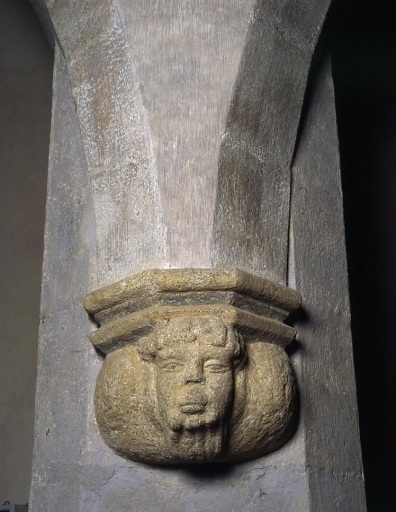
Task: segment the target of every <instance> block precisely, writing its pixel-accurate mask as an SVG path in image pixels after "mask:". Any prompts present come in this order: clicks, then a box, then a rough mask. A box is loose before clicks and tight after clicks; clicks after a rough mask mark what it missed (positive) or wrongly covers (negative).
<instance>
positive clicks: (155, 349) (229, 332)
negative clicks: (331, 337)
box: [85, 269, 300, 464]
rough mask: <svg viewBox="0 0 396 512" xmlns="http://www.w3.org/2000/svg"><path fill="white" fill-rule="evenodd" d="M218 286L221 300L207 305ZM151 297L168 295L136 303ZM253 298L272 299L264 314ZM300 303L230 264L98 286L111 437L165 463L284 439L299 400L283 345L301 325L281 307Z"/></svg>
mask: <svg viewBox="0 0 396 512" xmlns="http://www.w3.org/2000/svg"><path fill="white" fill-rule="evenodd" d="M149 276H150V277H151V278H152V280H150V279H149ZM241 276H242V279H238V278H241ZM173 277H176V279H175V280H174V282H173V284H174V286H173V287H172V286H171V284H172V278H173ZM235 277H237V279H235ZM241 281H243V283H242V284H241ZM246 283H248V286H247V285H246ZM197 291H199V292H200V293H201V294H202V295H199V296H196V295H191V293H192V292H197ZM224 292H227V293H226V294H224ZM241 292H242V293H241ZM169 293H171V295H170V296H169V295H168V294H169ZM213 293H216V294H217V295H216V297H217V300H218V302H217V303H213V302H212V303H209V304H205V303H204V301H205V297H206V300H207V301H208V302H210V300H211V298H213V297H214V295H213ZM230 293H231V295H230ZM165 294H167V295H166V297H165V299H166V300H165V299H164V295H165ZM236 295H241V297H242V298H240V299H239V300H238V301H237V302H238V306H239V307H236V306H235V297H236ZM142 297H145V299H146V304H148V302H147V298H148V297H151V301H152V300H154V301H155V302H157V304H164V302H165V303H166V305H157V306H153V305H151V306H150V307H147V308H144V309H142V310H139V311H133V312H132V313H131V312H130V310H131V309H132V310H133V309H136V308H134V306H133V304H135V305H136V303H138V304H141V300H142ZM184 299H186V302H187V305H184V304H183V302H185V301H184ZM242 299H244V300H242ZM249 301H250V302H249ZM251 301H258V302H262V303H265V307H264V308H263V309H262V310H261V311H262V314H261V315H259V314H257V311H258V310H260V308H259V307H257V304H254V303H253V302H251ZM197 302H198V304H197ZM299 302H300V299H299V296H298V294H297V293H296V292H295V291H293V290H289V289H287V288H285V287H281V286H279V285H276V284H274V283H270V282H267V281H265V280H263V279H260V278H255V276H250V275H248V274H246V273H240V272H239V271H234V270H226V269H224V270H223V269H214V270H211V269H201V270H196V269H185V270H178V271H147V272H145V273H141V274H137V275H136V276H131V277H130V278H127V279H126V280H123V281H121V282H120V283H116V284H115V285H113V287H106V288H105V289H103V290H99V291H97V292H94V293H93V294H91V295H90V296H88V297H87V299H86V302H85V305H86V307H87V309H88V308H91V312H92V313H94V314H95V318H96V319H97V318H102V319H103V318H104V319H105V321H104V325H103V326H102V327H100V329H99V330H98V331H96V332H94V333H93V334H92V335H91V339H92V341H93V343H94V345H95V346H96V347H97V348H98V349H99V350H101V351H102V352H104V353H107V356H106V360H105V362H104V364H103V367H102V369H101V372H100V374H99V377H98V381H97V387H96V393H95V410H96V418H97V422H98V426H99V429H100V432H101V434H102V437H103V439H104V440H105V441H106V443H107V444H108V445H109V446H110V447H112V448H113V449H114V450H116V451H117V452H118V453H119V454H121V455H123V456H126V457H129V458H132V459H134V460H138V461H143V462H149V463H159V464H171V463H173V464H175V463H202V462H223V461H238V460H245V459H248V458H251V457H256V456H259V455H261V454H264V453H267V452H269V451H271V450H274V449H276V448H277V447H279V446H280V445H281V444H282V443H284V442H285V440H287V439H288V437H289V436H290V434H291V432H292V430H293V418H294V413H295V410H296V402H295V395H296V386H295V379H294V376H293V372H292V370H291V367H290V365H289V362H288V357H287V355H286V353H285V351H284V350H283V347H284V346H285V345H287V343H289V342H290V341H292V340H293V338H294V336H295V331H294V329H292V328H291V327H289V326H286V325H284V324H282V323H281V322H280V321H279V317H283V318H284V317H286V316H287V314H288V313H289V312H290V311H291V310H292V308H296V307H297V306H298V305H299ZM151 304H152V302H151ZM170 304H176V305H170ZM249 306H250V307H253V308H254V309H255V312H254V313H252V312H251V311H249ZM285 306H287V308H288V309H286V307H285ZM241 307H244V308H245V309H241ZM100 308H103V309H104V310H107V313H106V314H105V315H101V310H100ZM263 312H264V313H266V314H267V315H266V316H263ZM98 315H99V316H98ZM271 317H272V318H271Z"/></svg>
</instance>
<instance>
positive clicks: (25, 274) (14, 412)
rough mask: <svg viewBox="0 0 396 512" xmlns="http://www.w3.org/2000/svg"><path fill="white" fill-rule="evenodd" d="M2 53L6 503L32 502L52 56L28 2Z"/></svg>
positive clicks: (9, 15)
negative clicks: (30, 495)
mask: <svg viewBox="0 0 396 512" xmlns="http://www.w3.org/2000/svg"><path fill="white" fill-rule="evenodd" d="M0 48H1V51H0V112H1V121H0V191H1V201H0V219H1V224H0V300H1V308H0V325H1V331H0V347H1V355H2V364H1V385H0V433H1V435H0V456H1V469H0V503H3V502H4V501H5V500H8V501H10V502H12V503H26V502H27V501H28V499H29V488H30V480H31V466H32V453H33V428H34V396H35V388H36V369H37V363H36V360H37V342H38V339H37V338H38V325H39V311H40V285H41V266H42V258H43V241H44V214H45V198H46V182H47V160H48V143H49V128H50V120H51V83H52V66H53V55H52V52H51V49H50V47H49V45H48V43H47V41H46V39H45V36H44V34H43V32H42V30H41V27H40V24H39V22H38V20H37V19H36V17H35V14H34V12H33V10H32V9H31V7H30V6H29V5H28V4H27V3H26V2H25V1H23V0H3V1H2V2H0Z"/></svg>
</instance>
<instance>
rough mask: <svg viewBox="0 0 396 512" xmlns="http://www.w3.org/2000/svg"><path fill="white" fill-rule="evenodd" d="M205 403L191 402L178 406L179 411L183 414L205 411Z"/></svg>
mask: <svg viewBox="0 0 396 512" xmlns="http://www.w3.org/2000/svg"><path fill="white" fill-rule="evenodd" d="M205 407H206V404H204V403H197V402H191V403H188V404H183V405H181V406H180V410H181V412H184V414H201V413H203V412H204V411H205Z"/></svg>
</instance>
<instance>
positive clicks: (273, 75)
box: [212, 0, 330, 283]
mask: <svg viewBox="0 0 396 512" xmlns="http://www.w3.org/2000/svg"><path fill="white" fill-rule="evenodd" d="M329 5H330V0H319V1H315V2H312V1H311V0H299V1H297V2H296V1H295V0H281V1H276V2H267V1H262V0H258V1H257V2H256V3H255V6H254V10H253V14H252V17H251V21H250V25H249V31H248V34H247V38H246V42H245V46H244V51H243V55H242V60H241V64H240V67H239V72H238V75H237V77H236V82H235V86H234V91H233V97H232V101H231V105H230V109H229V112H228V116H227V121H226V126H225V130H224V133H223V137H222V142H221V148H220V154H219V171H218V184H217V198H216V207H215V218H214V227H213V247H212V258H213V261H214V263H215V264H217V265H225V266H229V267H238V268H241V269H243V270H247V271H248V272H252V273H254V274H257V275H263V276H265V277H267V278H268V279H271V280H274V281H277V282H279V283H285V282H286V275H287V263H288V233H289V214H290V165H291V162H292V157H293V152H294V147H295V141H296V136H297V128H298V124H299V119H300V113H301V108H302V102H303V98H304V93H305V87H306V81H307V78H308V71H309V68H310V62H311V58H312V53H313V51H314V49H315V46H316V42H317V39H318V37H319V33H320V29H321V26H322V23H323V20H324V17H325V15H326V12H327V9H328V7H329ZM247 226H248V230H247Z"/></svg>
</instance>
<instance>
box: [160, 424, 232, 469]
mask: <svg viewBox="0 0 396 512" xmlns="http://www.w3.org/2000/svg"><path fill="white" fill-rule="evenodd" d="M164 434H165V437H166V439H167V440H168V449H169V450H170V451H171V452H174V456H175V457H176V458H178V459H183V458H185V457H188V458H189V459H190V460H191V461H192V462H205V461H209V460H214V459H216V457H217V456H219V455H221V453H222V451H223V448H224V445H225V443H226V431H225V429H224V426H223V427H222V426H221V425H218V426H216V427H209V426H207V425H205V426H203V425H202V424H201V425H200V426H199V427H197V428H187V427H184V428H183V427H181V428H180V429H179V430H173V429H171V428H170V427H166V428H165V431H164Z"/></svg>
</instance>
